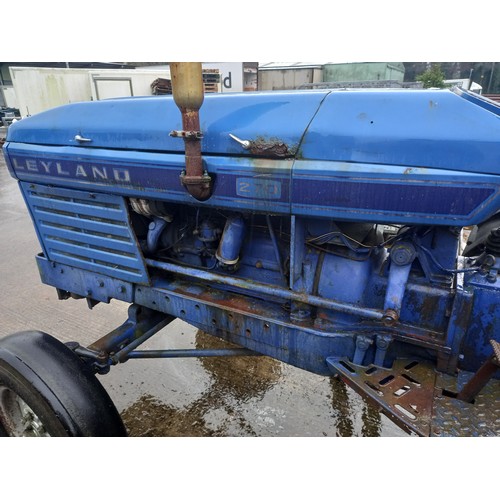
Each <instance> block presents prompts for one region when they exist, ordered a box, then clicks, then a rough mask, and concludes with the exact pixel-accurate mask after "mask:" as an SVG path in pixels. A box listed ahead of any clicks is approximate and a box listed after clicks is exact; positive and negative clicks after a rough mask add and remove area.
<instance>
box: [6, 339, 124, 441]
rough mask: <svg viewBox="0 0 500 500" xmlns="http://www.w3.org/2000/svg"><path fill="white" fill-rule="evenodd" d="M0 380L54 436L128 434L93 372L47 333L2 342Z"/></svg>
mask: <svg viewBox="0 0 500 500" xmlns="http://www.w3.org/2000/svg"><path fill="white" fill-rule="evenodd" d="M0 378H3V379H4V380H3V385H6V386H7V387H9V388H11V389H12V390H14V392H16V393H18V394H19V396H20V397H21V398H22V399H23V400H24V401H25V402H26V403H27V404H28V405H29V406H30V407H31V408H32V410H33V411H34V412H35V413H36V414H37V415H38V417H39V418H40V419H41V420H42V422H43V423H44V425H45V426H46V429H47V431H48V432H49V434H51V435H56V436H60V435H67V436H88V437H90V436H97V437H104V436H125V435H126V431H125V427H124V425H123V422H122V420H121V418H120V415H119V413H118V411H117V409H116V407H115V406H114V404H113V402H112V400H111V398H110V397H109V395H108V394H107V392H106V391H105V389H104V388H103V386H102V385H101V384H100V382H99V381H98V380H97V378H96V376H95V375H94V373H93V371H92V369H91V368H90V367H89V366H88V365H87V364H85V363H84V362H83V361H82V360H81V359H80V358H79V357H78V356H77V355H76V354H75V353H74V352H73V351H71V350H70V349H69V348H68V347H66V346H65V345H64V344H63V343H61V342H60V341H58V340H57V339H55V338H54V337H52V336H50V335H47V334H46V333H43V332H39V331H30V332H20V333H16V334H13V335H11V336H9V337H6V338H4V339H2V340H1V341H0Z"/></svg>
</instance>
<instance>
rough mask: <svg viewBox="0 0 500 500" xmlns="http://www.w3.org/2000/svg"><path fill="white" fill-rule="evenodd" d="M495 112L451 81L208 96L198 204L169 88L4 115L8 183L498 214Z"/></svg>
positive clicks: (164, 196) (278, 210)
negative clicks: (442, 86) (206, 190)
mask: <svg viewBox="0 0 500 500" xmlns="http://www.w3.org/2000/svg"><path fill="white" fill-rule="evenodd" d="M499 120H500V107H499V106H498V105H496V104H495V103H493V102H491V101H488V100H487V99H484V98H482V97H480V96H477V95H475V94H472V93H468V92H464V91H461V90H458V89H454V90H387V89H384V90H380V89H377V90H335V91H329V90H325V91H289V92H255V93H242V94H211V95H207V96H206V97H205V102H204V105H203V108H202V109H201V111H200V123H201V130H202V134H203V137H202V143H201V150H202V157H203V166H204V169H205V170H206V171H207V172H208V174H209V175H210V176H211V177H212V178H213V179H214V185H213V190H212V194H211V196H210V198H209V199H208V200H206V201H203V202H199V201H197V200H196V199H194V198H193V197H192V196H190V195H189V193H187V191H186V190H185V188H184V187H183V186H182V184H181V182H180V181H179V177H180V174H181V172H182V170H183V168H184V156H183V151H184V143H183V141H182V140H181V139H180V138H179V136H178V135H177V133H176V132H175V131H179V130H180V129H181V128H182V124H181V115H180V113H179V111H178V109H177V107H176V106H175V103H174V101H173V99H172V97H171V96H155V97H142V98H125V99H110V100H104V101H97V102H84V103H74V104H70V105H67V106H62V107H59V108H55V109H52V110H49V111H46V112H43V113H39V114H37V115H34V116H31V117H29V118H25V119H23V120H21V121H19V122H17V123H14V124H13V125H12V126H11V127H10V128H9V132H8V136H7V142H6V144H5V146H4V152H5V156H6V159H7V164H8V166H9V169H10V170H11V173H12V175H13V176H14V177H16V178H18V179H19V180H21V181H27V182H37V183H41V184H50V185H60V186H62V187H67V188H76V189H83V190H92V191H96V192H104V193H108V192H112V193H113V194H119V195H123V196H130V197H141V198H148V197H149V198H154V199H157V200H162V201H168V202H179V203H187V204H192V205H197V204H200V203H202V204H203V205H205V206H207V207H214V208H231V209H233V210H238V211H243V212H245V211H251V212H262V213H271V214H272V213H275V214H282V215H299V216H300V215H308V216H314V217H319V218H328V219H334V220H337V221H342V220H345V221H354V220H357V221H366V222H368V221H369V222H378V223H394V224H427V225H448V226H467V225H471V224H478V223H480V222H482V221H484V220H486V219H488V218H489V217H491V216H492V215H493V214H495V213H496V212H498V211H499V210H500V196H499V189H500V141H499V139H500V121H499Z"/></svg>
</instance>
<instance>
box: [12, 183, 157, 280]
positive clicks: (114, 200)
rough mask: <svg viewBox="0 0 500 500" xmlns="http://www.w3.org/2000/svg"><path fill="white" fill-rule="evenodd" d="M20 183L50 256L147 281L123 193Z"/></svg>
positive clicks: (108, 273) (99, 270)
mask: <svg viewBox="0 0 500 500" xmlns="http://www.w3.org/2000/svg"><path fill="white" fill-rule="evenodd" d="M21 189H22V191H23V194H24V196H25V199H26V202H27V204H28V207H29V209H30V211H31V215H32V217H33V220H34V222H35V226H36V229H37V232H38V235H39V239H40V243H41V245H42V247H43V249H44V252H45V254H46V255H47V257H48V258H49V260H52V261H55V262H60V263H61V264H68V265H71V266H74V267H78V268H80V269H87V270H89V271H94V272H98V273H101V274H104V275H106V276H110V277H112V278H118V279H123V280H126V281H130V282H132V283H141V284H146V283H148V282H149V279H148V274H147V271H146V266H145V263H144V259H143V256H142V253H141V251H140V249H139V247H138V244H137V241H136V239H135V236H134V234H133V232H132V228H131V226H130V221H129V217H128V212H127V208H126V205H125V201H124V199H123V198H122V197H119V196H113V195H108V194H101V193H89V192H86V191H74V190H71V189H64V188H56V187H50V186H41V185H33V184H28V183H24V182H21Z"/></svg>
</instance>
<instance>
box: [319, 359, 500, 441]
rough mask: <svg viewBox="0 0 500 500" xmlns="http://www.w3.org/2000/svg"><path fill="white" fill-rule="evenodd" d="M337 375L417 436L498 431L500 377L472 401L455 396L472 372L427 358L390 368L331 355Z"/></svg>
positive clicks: (332, 368) (499, 425)
mask: <svg viewBox="0 0 500 500" xmlns="http://www.w3.org/2000/svg"><path fill="white" fill-rule="evenodd" d="M326 361H327V363H328V365H329V367H330V369H331V371H332V372H333V373H334V374H337V375H339V376H340V377H341V378H342V380H343V381H344V382H345V383H346V384H347V385H349V386H350V387H352V388H353V389H354V390H355V391H356V392H358V393H359V394H360V395H361V396H363V397H365V398H367V399H368V400H369V401H371V402H372V403H375V404H376V405H378V406H379V407H380V408H381V410H382V411H383V412H384V413H385V414H386V415H387V416H388V417H389V418H390V419H391V420H393V421H394V422H395V423H396V424H397V425H399V426H400V427H402V428H403V429H405V430H406V431H408V432H410V433H414V434H417V435H419V436H500V380H496V379H493V380H490V381H489V382H488V384H487V385H486V386H485V388H484V389H483V391H481V393H480V394H479V395H478V396H477V397H476V398H475V400H474V403H473V404H472V403H466V402H464V401H459V400H457V399H456V398H455V397H454V396H455V395H456V394H457V393H458V392H460V389H461V388H462V387H463V386H464V385H465V384H466V383H467V381H468V380H470V378H471V377H472V375H473V374H471V373H467V372H460V373H459V374H458V377H452V376H450V375H444V374H441V373H439V372H437V371H436V370H435V365H434V364H432V363H430V362H426V361H416V360H411V359H403V360H398V361H396V362H395V363H394V366H393V367H392V368H391V369H386V368H381V367H378V366H374V365H370V366H358V365H354V364H353V363H351V362H350V361H348V360H345V359H339V358H333V357H332V358H327V360H326Z"/></svg>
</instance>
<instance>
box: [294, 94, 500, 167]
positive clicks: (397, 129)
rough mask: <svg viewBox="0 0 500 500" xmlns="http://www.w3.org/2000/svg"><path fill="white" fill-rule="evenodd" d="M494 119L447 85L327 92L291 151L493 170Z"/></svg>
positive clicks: (498, 149) (496, 150) (497, 162)
mask: <svg viewBox="0 0 500 500" xmlns="http://www.w3.org/2000/svg"><path fill="white" fill-rule="evenodd" d="M499 134H500V116H498V114H495V113H492V112H491V111H489V110H487V109H485V108H484V107H482V106H479V105H476V103H475V102H471V101H470V100H467V99H464V98H463V97H461V96H460V95H458V94H456V93H454V92H452V91H449V90H435V91H422V90H378V89H377V90H365V91H337V92H332V93H330V94H329V95H328V96H327V98H326V99H325V101H324V102H323V104H322V106H321V108H320V109H319V111H318V113H317V115H316V116H315V118H314V120H313V122H312V123H311V125H310V127H309V128H308V130H307V133H306V135H305V136H304V140H303V143H302V145H301V148H300V150H299V153H298V156H299V157H301V158H304V159H310V160H335V161H344V162H361V163H373V164H381V165H406V166H409V167H419V168H421V167H428V168H439V169H449V170H456V171H464V172H474V173H484V174H499V173H500V143H499V141H498V137H499Z"/></svg>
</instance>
